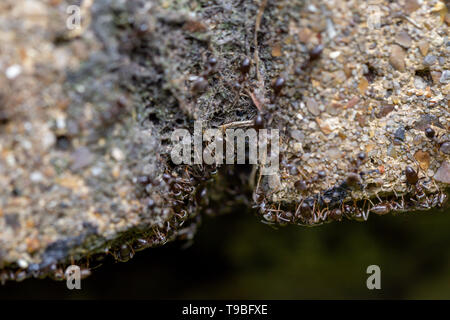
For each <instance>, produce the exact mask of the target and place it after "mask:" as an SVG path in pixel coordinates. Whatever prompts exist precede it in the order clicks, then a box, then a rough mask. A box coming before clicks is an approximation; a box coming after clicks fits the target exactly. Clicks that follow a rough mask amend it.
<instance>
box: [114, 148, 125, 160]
mask: <svg viewBox="0 0 450 320" xmlns="http://www.w3.org/2000/svg"><path fill="white" fill-rule="evenodd" d="M111 156H112V157H113V159H114V160H116V161H122V160H123V159H124V158H125V156H124V154H123V152H122V150H120V149H119V148H113V149H112V151H111Z"/></svg>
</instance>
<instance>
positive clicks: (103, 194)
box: [0, 0, 450, 281]
mask: <svg viewBox="0 0 450 320" xmlns="http://www.w3.org/2000/svg"><path fill="white" fill-rule="evenodd" d="M382 2H383V3H382V5H380V8H379V9H380V19H381V21H380V24H379V25H376V24H375V26H374V25H373V24H368V21H367V17H369V16H370V14H369V11H370V10H371V8H369V7H368V4H367V2H366V1H341V0H336V1H321V0H317V1H312V3H311V4H310V5H308V6H304V5H303V1H300V0H298V1H266V0H262V1H245V2H239V3H236V2H235V1H220V2H218V3H216V4H215V5H213V4H210V3H206V2H205V3H203V2H195V3H192V2H190V1H171V0H161V1H149V2H147V1H139V0H132V1H121V0H110V1H107V0H97V1H83V4H82V6H81V8H80V10H81V11H80V12H81V14H82V27H81V28H76V29H74V30H70V29H68V28H67V27H66V23H67V18H68V16H67V13H66V12H67V11H66V9H67V6H68V5H69V4H70V3H69V1H67V2H66V1H60V0H57V1H48V2H41V1H31V0H30V1H23V2H18V3H17V2H14V1H12V0H8V1H3V2H2V4H0V24H1V28H0V30H2V31H1V32H0V39H1V41H2V48H1V57H0V90H1V91H0V102H1V103H0V190H1V194H0V269H4V271H3V272H1V273H0V281H5V280H10V279H12V280H22V279H24V278H26V277H31V276H45V275H51V276H53V277H55V278H57V279H60V278H61V277H62V276H63V275H62V271H61V270H62V268H63V266H65V265H66V264H67V263H70V262H71V261H77V262H78V263H81V264H86V263H87V261H88V260H89V261H91V263H90V265H91V266H92V260H94V261H96V260H97V259H101V258H102V257H103V256H105V255H106V254H110V255H113V256H114V258H115V259H117V260H119V261H127V260H128V259H130V258H131V257H132V256H133V255H134V252H135V251H139V250H141V249H144V248H147V247H151V246H157V245H162V244H164V243H166V242H167V241H170V240H173V239H176V238H180V239H191V238H192V237H193V235H194V233H195V228H196V226H197V225H198V223H199V222H200V219H201V213H200V212H205V213H208V210H209V211H211V210H213V211H217V212H216V213H219V212H221V211H224V208H225V209H226V207H227V206H224V205H223V203H224V201H225V200H224V199H226V201H230V203H231V202H233V201H237V198H230V197H231V196H230V195H236V194H242V195H246V193H247V192H246V190H248V189H249V190H250V194H251V193H253V197H252V196H248V197H247V198H248V199H247V200H246V201H248V206H253V207H255V208H256V209H257V214H258V216H259V217H260V218H261V220H262V221H263V222H265V223H268V224H276V225H285V224H289V223H293V224H298V225H317V224H321V223H325V222H330V221H334V220H341V219H342V218H343V217H346V218H350V219H356V220H366V219H367V217H368V215H369V213H371V212H372V213H379V214H385V213H387V212H389V211H410V210H426V209H429V208H431V207H445V202H446V199H447V195H448V163H449V161H450V158H449V154H448V153H445V152H443V151H442V149H443V148H442V147H441V146H445V145H446V144H445V143H446V141H449V140H450V134H449V129H450V112H449V99H448V98H449V91H448V84H447V82H448V81H447V79H446V78H445V75H447V74H448V72H449V70H450V61H449V59H448V54H449V46H448V43H449V39H448V24H447V22H445V21H444V20H443V19H441V17H442V14H441V13H442V12H441V11H442V10H443V9H442V7H439V6H437V5H436V3H437V1H423V2H422V3H421V4H418V3H415V5H412V4H411V2H415V1H398V2H390V1H382ZM434 8H441V9H439V10H440V11H436V10H434ZM443 8H445V6H444V7H443ZM443 16H444V17H445V14H444V15H443ZM397 43H398V44H400V45H398V44H397ZM211 57H214V58H215V59H216V61H217V62H216V63H214V64H212V63H210V62H209V61H211V60H210V58H211ZM245 58H249V59H250V63H251V64H250V69H249V72H248V74H247V71H245V72H244V71H243V70H244V69H243V67H242V65H241V64H242V61H243V60H244V59H245ZM243 72H244V73H245V74H243ZM433 74H435V75H436V74H439V75H441V76H440V81H433V79H434V78H433V77H432V75H433ZM280 77H282V79H283V80H284V85H283V86H282V88H281V89H280V88H278V87H276V86H275V87H273V85H272V84H273V83H274V81H275V79H279V78H280ZM199 79H200V80H201V81H200V82H199ZM446 86H447V87H446ZM258 113H260V114H261V115H262V116H263V117H264V123H265V125H266V126H267V128H272V129H279V130H280V137H281V144H280V151H281V156H280V172H279V173H278V175H277V176H276V177H275V180H276V181H277V184H276V185H277V188H275V189H273V188H269V178H268V177H267V176H261V175H260V170H258V168H253V169H252V168H246V169H244V170H242V168H240V167H238V166H236V167H227V166H222V167H221V168H220V169H219V170H217V169H216V168H214V167H210V166H195V165H192V166H187V165H184V166H175V165H174V164H173V163H172V162H171V161H170V150H171V143H170V137H171V133H172V131H173V130H174V129H176V128H187V129H189V130H192V129H193V120H203V121H204V122H205V127H208V126H209V127H219V126H223V125H229V124H230V123H235V122H242V123H247V124H253V119H254V118H255V117H256V115H257V114H258ZM427 128H432V129H433V130H434V131H435V132H436V134H435V136H434V137H433V138H432V139H430V138H428V137H426V136H425V134H424V130H425V129H427ZM407 166H411V167H412V168H414V170H417V175H418V182H417V183H416V184H415V185H408V184H407V183H406V182H405V181H406V178H405V174H404V172H405V168H406V167H407ZM273 178H274V177H272V178H271V179H273ZM233 188H235V189H236V190H234V189H233ZM231 189H233V192H229V191H230V190H231ZM423 193H425V195H426V196H425V197H423ZM230 199H231V200H230ZM227 203H228V202H227ZM447 210H448V209H447Z"/></svg>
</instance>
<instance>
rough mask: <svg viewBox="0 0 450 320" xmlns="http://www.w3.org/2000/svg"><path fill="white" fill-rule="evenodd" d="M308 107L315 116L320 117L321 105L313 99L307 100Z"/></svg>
mask: <svg viewBox="0 0 450 320" xmlns="http://www.w3.org/2000/svg"><path fill="white" fill-rule="evenodd" d="M306 107H307V108H308V111H309V112H311V113H312V114H313V115H315V116H318V115H319V114H320V109H319V105H318V103H317V102H316V100H314V99H313V98H307V99H306Z"/></svg>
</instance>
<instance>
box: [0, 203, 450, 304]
mask: <svg viewBox="0 0 450 320" xmlns="http://www.w3.org/2000/svg"><path fill="white" fill-rule="evenodd" d="M449 211H450V210H448V209H446V210H445V212H444V211H439V212H437V211H435V212H432V211H429V212H422V213H417V214H416V213H409V214H401V215H397V216H393V215H386V216H383V217H379V216H375V215H372V216H371V217H370V219H369V221H368V222H367V223H359V222H352V221H344V222H342V223H332V224H327V225H324V226H320V227H314V228H305V227H296V226H289V227H285V228H280V229H278V230H275V229H273V228H271V227H269V226H267V225H264V224H262V223H259V222H258V219H257V218H256V217H255V216H253V215H251V214H248V212H244V209H242V210H236V211H235V212H234V213H233V214H229V215H223V216H219V217H214V218H208V217H206V218H205V219H204V221H203V224H202V226H201V227H200V229H199V233H198V234H197V237H196V238H195V241H194V243H193V244H192V245H191V246H190V247H188V248H184V246H185V245H186V243H181V242H176V243H171V244H167V245H166V246H164V247H162V248H156V249H148V250H146V251H144V252H139V253H137V255H136V256H135V258H134V259H132V260H131V261H129V262H127V263H114V262H113V261H109V262H106V263H105V265H104V266H102V267H101V268H100V269H98V270H96V272H94V273H93V275H92V276H91V277H89V278H88V279H86V280H83V281H82V289H81V290H78V291H76V290H74V291H69V290H68V289H66V286H65V282H54V281H50V280H35V279H31V280H26V281H24V282H22V283H7V284H6V285H5V286H3V287H1V286H0V299H16V298H29V299H33V298H36V299H48V298H53V299H74V298H75V299H79V298H83V299H91V298H99V299H110V298H124V299H183V298H186V299H197V298H201V299H216V298H227V299H241V298H243V299H379V298H397V299H409V298H413V299H444V298H445V299H450V250H449V246H450V233H449V230H450V214H449V213H450V212H449ZM372 264H376V265H378V266H380V268H381V286H382V289H381V290H368V289H367V287H366V279H367V277H368V276H369V275H367V274H366V268H367V267H368V266H369V265H372Z"/></svg>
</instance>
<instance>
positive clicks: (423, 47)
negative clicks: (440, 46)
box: [418, 40, 430, 57]
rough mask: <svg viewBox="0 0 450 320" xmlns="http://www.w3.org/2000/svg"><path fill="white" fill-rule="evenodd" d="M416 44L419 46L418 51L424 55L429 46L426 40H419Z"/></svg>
mask: <svg viewBox="0 0 450 320" xmlns="http://www.w3.org/2000/svg"><path fill="white" fill-rule="evenodd" d="M418 46H419V50H420V53H421V54H422V56H424V57H425V56H426V55H427V54H428V49H429V48H430V44H429V43H428V41H427V40H420V41H419V44H418Z"/></svg>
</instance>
